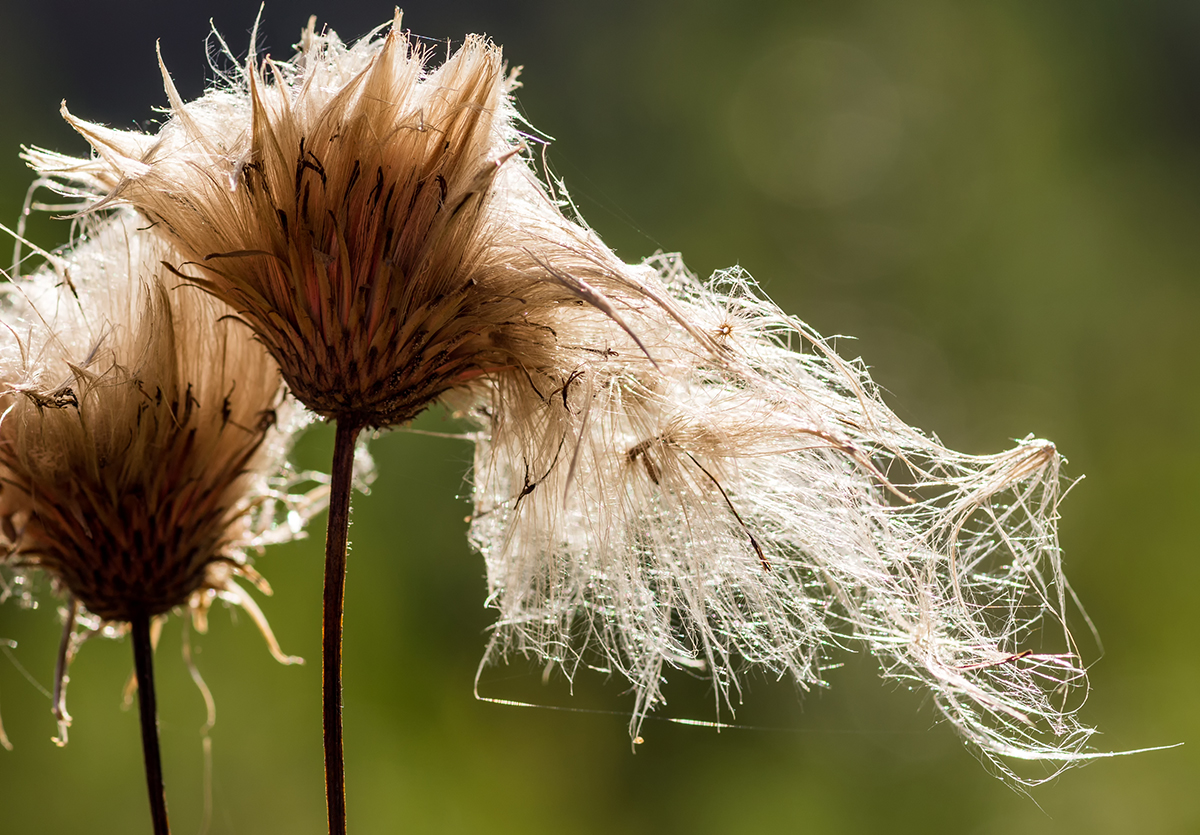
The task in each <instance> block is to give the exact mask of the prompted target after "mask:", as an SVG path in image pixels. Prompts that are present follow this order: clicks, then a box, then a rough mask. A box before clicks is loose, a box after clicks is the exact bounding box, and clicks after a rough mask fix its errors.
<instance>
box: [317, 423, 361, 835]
mask: <svg viewBox="0 0 1200 835" xmlns="http://www.w3.org/2000/svg"><path fill="white" fill-rule="evenodd" d="M361 430H362V427H361V426H359V425H358V424H357V423H355V422H353V421H350V420H339V421H338V424H337V435H336V438H335V440H334V442H333V472H332V474H331V476H330V486H329V524H328V527H327V528H326V531H325V607H324V620H323V623H322V636H323V645H322V669H323V673H324V687H323V688H322V691H321V696H322V700H321V703H322V716H323V719H324V724H325V802H326V806H327V808H328V810H329V835H346V758H345V753H344V748H343V743H342V610H343V606H344V604H345V599H346V542H347V540H348V538H349V532H350V490H351V488H352V486H353V482H354V443H355V441H356V440H357V439H358V433H359V432H360V431H361Z"/></svg>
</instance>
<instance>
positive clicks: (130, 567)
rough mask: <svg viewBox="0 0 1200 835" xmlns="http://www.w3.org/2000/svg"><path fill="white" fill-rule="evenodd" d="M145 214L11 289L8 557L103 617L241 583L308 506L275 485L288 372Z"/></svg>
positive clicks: (4, 519) (1, 406) (145, 611)
mask: <svg viewBox="0 0 1200 835" xmlns="http://www.w3.org/2000/svg"><path fill="white" fill-rule="evenodd" d="M138 222H139V221H138V220H137V219H136V218H134V217H133V216H132V215H130V214H128V213H121V214H120V215H119V216H118V217H116V218H114V219H112V220H110V221H108V222H106V223H104V224H102V225H101V226H99V227H98V228H95V229H94V230H92V231H91V232H90V233H89V234H88V235H87V236H86V239H85V240H84V241H82V242H80V243H78V244H77V245H76V247H75V248H74V249H73V250H71V251H68V252H67V253H65V254H63V255H62V256H61V257H58V258H57V259H56V260H55V263H54V264H53V268H51V269H46V270H43V271H42V272H40V273H38V274H36V275H34V276H33V277H31V278H29V279H25V280H22V281H19V282H16V283H13V284H9V285H5V287H4V290H3V297H2V299H0V303H2V304H3V319H4V323H5V330H3V331H0V337H2V338H3V343H2V344H0V357H2V360H3V366H2V369H3V370H2V381H0V385H2V389H0V410H2V412H3V419H2V421H0V484H2V485H3V487H2V490H0V530H2V531H3V539H4V546H5V549H6V551H5V553H4V556H3V562H4V563H6V564H7V565H9V566H15V567H17V568H20V569H27V568H40V569H42V570H43V571H45V572H47V573H48V574H49V575H51V576H52V577H53V578H54V580H55V581H56V582H57V583H58V584H60V586H61V587H63V588H64V589H65V590H66V591H68V592H69V593H70V594H71V595H72V596H73V597H74V598H76V599H77V600H78V601H79V602H80V603H82V604H83V605H84V606H85V607H86V608H87V609H88V610H89V611H90V612H91V613H93V614H94V615H96V616H98V617H99V618H101V619H103V620H106V621H128V620H130V619H131V618H132V617H133V616H134V615H135V614H142V615H150V616H154V615H159V614H162V613H164V612H167V611H168V610H170V609H172V608H174V607H176V606H179V605H182V604H185V603H188V602H189V601H190V602H192V603H193V604H196V603H198V602H200V603H202V602H203V601H200V600H199V598H203V597H204V593H205V592H206V591H209V592H213V593H229V594H234V595H235V596H236V595H237V593H236V592H234V591H233V588H234V586H233V579H232V578H233V575H234V574H238V573H246V571H248V569H245V570H244V563H245V550H246V549H247V548H249V547H254V546H257V545H258V544H260V543H261V542H262V541H265V540H266V539H271V538H280V535H281V532H280V531H278V530H273V529H274V528H275V525H274V522H275V519H274V516H275V514H276V511H277V510H279V509H280V508H281V507H282V506H283V505H287V508H288V510H291V511H298V510H299V509H300V508H302V507H303V502H300V501H292V500H291V497H287V496H286V493H285V492H284V491H283V490H281V489H280V488H281V484H280V483H279V482H278V475H279V473H280V472H281V467H282V456H283V454H284V452H285V450H286V445H287V437H288V434H289V433H290V430H291V429H293V428H294V426H293V425H292V424H294V421H293V419H292V418H291V417H290V416H288V415H287V414H286V412H287V408H286V406H285V404H284V400H283V392H282V386H281V382H280V379H279V373H278V370H277V369H276V368H275V367H274V365H273V364H272V363H271V362H270V359H269V357H267V355H266V353H265V352H264V351H263V349H262V347H261V346H260V345H259V344H257V342H256V341H255V340H254V339H253V336H252V334H250V333H249V331H248V330H247V329H246V328H245V326H244V325H242V324H241V323H239V322H237V321H236V320H234V319H233V318H232V317H229V316H227V315H226V312H225V309H224V307H223V305H221V304H220V303H219V302H218V301H216V300H215V299H213V298H211V297H209V296H208V295H206V294H204V293H201V292H199V291H198V290H196V289H195V288H192V287H187V286H182V287H180V286H178V284H179V283H178V282H177V281H176V280H175V279H173V277H171V276H170V274H169V273H166V271H165V270H164V269H163V267H162V265H161V261H163V260H165V259H168V258H170V257H172V256H171V253H170V251H169V250H168V249H167V247H166V246H164V245H163V244H162V243H160V242H158V241H157V240H155V239H153V238H151V237H149V236H147V235H146V234H145V233H142V232H139V231H138V230H137V228H136V226H137V224H138ZM281 415H282V417H283V422H284V423H285V424H288V425H283V426H281ZM301 513H303V511H301ZM297 521H298V520H297ZM293 532H295V531H293ZM250 576H251V577H252V578H253V577H255V576H256V575H253V573H252V572H250ZM197 595H199V597H197ZM209 599H211V597H210V598H209Z"/></svg>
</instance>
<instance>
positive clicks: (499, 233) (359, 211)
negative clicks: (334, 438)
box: [27, 16, 620, 426]
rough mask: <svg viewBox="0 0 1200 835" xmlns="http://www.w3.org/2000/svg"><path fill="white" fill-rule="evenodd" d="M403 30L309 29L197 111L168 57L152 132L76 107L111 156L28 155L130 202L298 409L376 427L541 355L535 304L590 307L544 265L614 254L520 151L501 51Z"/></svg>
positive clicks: (545, 330) (66, 177)
mask: <svg viewBox="0 0 1200 835" xmlns="http://www.w3.org/2000/svg"><path fill="white" fill-rule="evenodd" d="M399 23H400V19H399V16H397V18H396V20H395V21H394V22H393V24H392V26H391V28H390V29H389V30H388V31H387V33H386V35H384V36H383V37H382V38H370V37H368V38H366V39H364V40H362V41H360V42H358V43H357V44H355V45H353V46H351V47H347V46H345V45H343V44H342V42H341V41H340V40H339V39H338V38H337V36H336V35H335V34H333V33H318V32H317V31H316V30H315V29H314V28H313V24H311V23H310V26H309V28H308V29H306V30H305V32H304V34H303V37H302V41H301V43H300V44H299V50H300V51H299V54H298V55H297V56H296V58H295V59H294V60H292V61H290V62H276V61H271V60H270V59H267V60H265V61H263V62H262V63H256V61H255V60H254V59H253V58H252V59H251V61H250V62H249V64H248V65H247V66H246V67H245V69H244V71H242V72H241V73H240V74H239V75H238V76H237V77H235V78H233V79H231V80H229V82H228V83H227V84H226V85H224V86H222V87H220V88H218V89H214V90H212V91H210V92H209V93H208V94H206V95H205V96H204V97H202V98H201V99H199V100H197V101H194V102H191V103H188V104H185V103H183V102H182V101H181V100H180V98H179V96H178V94H177V93H176V92H175V90H174V87H173V85H172V83H171V80H170V77H169V75H167V74H166V71H165V69H164V71H163V77H164V81H165V83H166V87H167V93H168V98H169V99H170V104H171V116H170V119H169V120H168V121H167V122H166V124H165V125H163V127H162V129H161V130H160V131H159V133H158V134H157V135H156V136H148V135H144V134H141V133H137V132H123V131H114V130H110V129H107V128H104V127H101V126H99V125H96V124H93V123H89V122H84V121H82V120H79V119H76V118H74V117H73V116H71V115H70V114H66V116H67V119H68V120H69V121H70V122H71V124H72V125H73V126H74V127H75V128H76V129H77V130H78V131H79V132H80V133H81V134H83V135H84V136H85V137H86V138H87V139H88V140H89V141H90V142H91V143H92V145H93V146H94V147H95V149H96V151H97V152H98V154H99V156H98V158H95V159H92V160H70V159H69V158H66V157H62V156H59V155H56V154H51V153H48V152H43V151H36V150H35V151H28V152H27V159H29V161H30V162H31V164H33V165H34V166H35V167H36V168H38V169H39V170H41V171H42V172H43V173H47V174H51V175H53V176H55V177H57V178H58V179H59V180H60V182H62V183H64V184H67V183H69V184H71V186H72V187H73V188H76V189H78V188H79V187H83V189H84V190H88V191H92V192H97V193H100V194H103V195H104V199H103V200H101V201H100V202H99V203H98V204H95V206H94V207H100V206H106V205H110V204H112V203H114V202H121V203H128V204H130V205H132V206H134V207H136V208H137V209H138V210H139V211H140V212H141V213H142V214H144V215H145V216H146V217H147V218H149V219H150V221H151V222H152V223H153V224H154V228H155V229H156V230H157V231H158V232H159V233H161V234H163V235H164V236H166V237H167V238H169V239H170V240H171V242H172V243H173V244H174V245H176V246H177V247H178V248H179V250H180V251H181V252H182V253H183V258H184V260H183V263H179V264H176V265H174V267H173V268H174V269H175V271H176V272H177V273H178V274H179V275H181V276H184V277H186V278H187V279H188V280H191V281H193V282H195V283H196V284H198V285H200V286H201V287H203V288H205V289H206V290H208V291H209V292H211V293H212V294H213V295H215V296H217V297H218V298H220V299H222V300H223V301H225V302H227V303H228V304H229V305H230V306H232V307H233V308H234V309H235V310H236V311H237V313H238V314H239V315H240V316H241V317H243V318H244V319H245V320H246V322H248V323H249V324H250V326H251V327H252V328H253V329H254V332H255V333H256V334H257V335H258V337H259V338H260V339H261V340H262V342H263V344H264V345H266V347H267V349H268V350H269V351H270V352H271V354H272V356H274V357H275V359H276V360H277V362H278V363H279V366H280V368H281V369H282V372H283V376H284V378H285V380H286V381H287V383H288V385H289V387H290V388H291V390H292V391H293V392H294V394H295V395H296V397H297V398H298V399H299V400H300V401H301V402H302V403H304V404H305V405H306V406H308V407H309V408H310V409H312V410H313V411H315V412H316V413H318V414H320V415H322V416H325V417H330V418H337V419H340V420H348V421H352V422H354V423H356V424H358V425H364V426H366V425H374V426H386V425H391V424H397V423H402V422H405V421H407V420H409V419H410V418H412V417H413V416H414V415H415V414H417V413H418V412H419V411H420V410H421V409H423V408H424V407H425V406H426V405H428V404H429V403H430V402H431V401H432V400H433V399H435V398H437V397H438V396H439V395H441V394H442V393H443V392H445V391H446V390H448V389H450V388H453V387H455V386H460V385H463V384H465V383H467V382H469V381H471V380H473V379H474V378H475V377H477V376H479V375H481V374H485V373H488V372H490V371H491V370H494V369H497V368H511V367H514V366H516V365H528V364H530V363H533V364H538V363H539V362H541V361H542V360H543V356H542V355H543V354H544V353H545V352H546V351H547V350H549V349H548V348H547V345H546V344H547V342H548V341H549V340H550V338H551V336H552V333H553V331H552V329H551V325H550V323H549V322H547V321H545V320H546V319H547V318H552V315H553V314H546V315H539V314H541V313H542V312H543V310H544V308H546V307H553V306H555V305H558V304H562V303H572V304H573V303H577V301H578V294H577V293H576V292H575V291H574V290H572V289H570V288H568V287H564V285H563V284H562V283H561V282H559V281H557V280H555V279H554V278H553V277H552V276H551V275H550V272H549V271H548V270H549V269H556V270H557V271H558V272H563V271H564V270H565V268H564V267H563V266H562V265H560V266H559V267H556V268H548V264H549V262H553V261H555V260H556V259H559V260H561V259H562V258H564V257H566V258H570V259H573V260H575V261H584V262H587V263H588V264H589V266H588V269H590V270H591V271H593V272H597V271H599V272H604V268H603V265H606V264H615V265H618V266H619V264H620V262H618V261H616V260H615V258H613V257H612V256H611V254H610V253H608V252H607V250H605V249H604V248H603V246H602V245H599V244H598V242H595V241H594V240H591V239H590V236H589V235H588V234H587V233H586V231H585V230H583V229H581V228H580V227H577V226H574V225H572V224H569V223H567V222H566V221H565V220H563V219H562V217H561V215H560V214H559V213H558V209H557V207H555V206H554V205H553V204H552V203H551V201H550V200H549V198H548V197H547V196H546V195H545V193H544V192H543V191H542V189H541V186H540V185H539V184H538V183H537V178H536V177H535V176H534V175H533V174H532V172H531V171H530V169H529V166H528V164H527V161H526V160H525V159H524V158H523V157H522V154H523V153H524V146H523V142H522V138H521V136H520V134H519V133H518V131H517V129H516V127H515V123H514V118H513V117H514V111H513V109H512V105H511V103H510V102H509V101H508V90H509V88H510V87H511V86H512V84H513V83H514V82H513V78H514V76H512V75H506V73H505V70H504V65H503V62H502V59H501V53H500V49H499V48H498V47H496V46H494V45H493V44H491V43H490V42H488V41H487V40H486V39H484V38H482V37H478V36H471V37H468V38H467V40H466V42H465V43H464V44H463V46H462V47H461V48H460V49H458V50H457V51H456V52H455V53H454V54H453V55H452V56H451V57H450V58H449V59H448V60H446V61H445V62H444V63H443V64H441V65H440V66H437V67H436V68H430V67H429V66H428V65H429V59H430V57H431V53H432V51H433V50H432V47H426V46H422V45H420V44H418V43H417V42H415V41H414V40H412V39H410V38H409V37H408V36H407V35H406V34H405V33H403V32H401V31H400V28H399ZM64 112H65V111H64ZM68 191H70V189H68ZM71 193H73V194H76V195H77V196H78V194H79V192H78V191H72V192H71ZM597 263H599V264H600V265H601V266H600V267H597ZM571 272H572V274H574V275H578V273H579V270H578V269H574V270H571ZM618 272H619V271H618Z"/></svg>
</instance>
